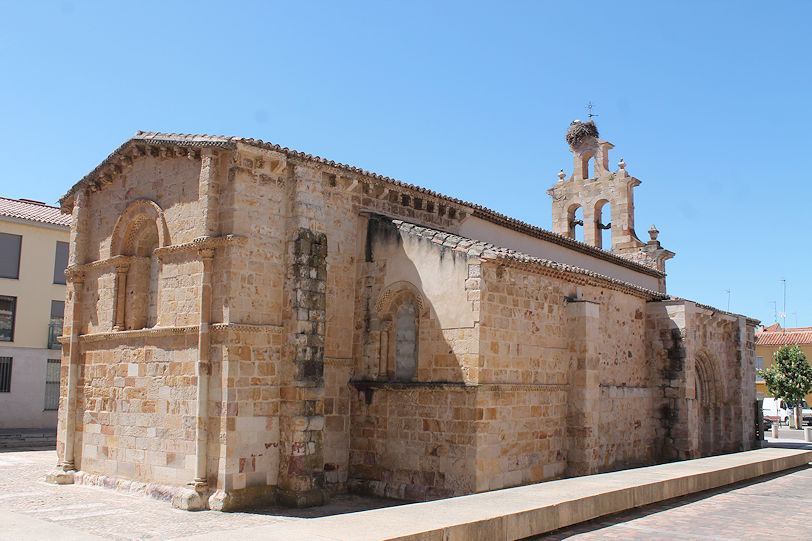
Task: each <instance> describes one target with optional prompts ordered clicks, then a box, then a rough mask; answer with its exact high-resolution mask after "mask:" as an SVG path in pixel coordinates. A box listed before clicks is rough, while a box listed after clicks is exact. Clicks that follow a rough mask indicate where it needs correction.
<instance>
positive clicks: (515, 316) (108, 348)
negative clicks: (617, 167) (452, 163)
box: [50, 134, 755, 510]
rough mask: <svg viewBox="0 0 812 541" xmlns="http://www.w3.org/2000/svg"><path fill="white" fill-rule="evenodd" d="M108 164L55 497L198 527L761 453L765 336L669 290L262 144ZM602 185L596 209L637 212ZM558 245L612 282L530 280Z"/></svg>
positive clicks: (183, 145)
mask: <svg viewBox="0 0 812 541" xmlns="http://www.w3.org/2000/svg"><path fill="white" fill-rule="evenodd" d="M587 135H588V134H587ZM596 141H597V145H598V146H597V148H598V150H597V151H596V152H597V154H595V156H597V157H598V158H601V159H602V157H604V156H605V152H607V151H608V148H609V147H610V146H611V145H609V144H608V143H605V142H602V141H600V140H597V139H596ZM607 145H609V146H607ZM587 146H589V145H587ZM579 148H580V147H579ZM584 148H586V147H584ZM117 152H118V156H120V157H121V159H122V160H124V161H125V162H126V163H127V166H126V167H118V169H116V168H113V169H112V170H111V171H112V172H111V173H109V174H107V173H104V175H102V172H104V171H106V168H107V167H108V166H109V163H108V162H105V164H102V166H100V169H98V170H97V171H96V172H94V173H93V174H91V175H90V176H89V177H88V178H87V179H85V180H83V181H82V182H80V183H79V184H78V185H77V187H75V188H74V189H73V190H72V191H71V192H70V195H71V196H70V197H69V198H67V199H66V200H65V201H63V204H64V205H65V209H66V210H69V209H71V208H72V209H73V210H74V211H75V214H76V216H75V220H74V223H75V224H87V223H93V224H95V226H94V227H93V228H90V227H78V226H77V227H76V228H75V231H74V232H73V234H72V237H71V238H72V241H71V242H72V247H71V249H72V255H71V257H72V260H71V261H72V262H74V263H75V264H73V265H72V266H71V267H69V269H68V275H69V276H70V277H71V283H70V284H69V286H68V288H69V292H70V293H69V302H68V304H67V306H66V324H65V331H64V332H65V335H66V337H69V338H68V339H67V340H66V341H65V344H64V350H63V368H62V370H63V374H62V376H63V378H62V387H61V407H60V412H59V418H60V426H59V432H58V435H59V441H58V451H59V454H60V461H61V467H60V471H62V472H65V475H62V474H59V475H55V476H53V477H52V478H51V479H50V480H51V482H60V479H62V478H64V479H67V478H69V477H70V476H71V475H74V473H73V471H72V470H73V469H74V468H75V469H76V470H79V473H77V474H75V475H78V476H79V478H81V479H85V478H87V479H90V478H93V479H103V482H102V481H99V482H102V484H104V485H105V486H107V485H108V484H109V485H111V486H115V487H122V486H125V485H127V483H130V484H132V483H136V484H137V487H136V488H137V490H141V488H143V490H147V489H146V488H144V487H147V486H153V487H158V486H161V487H174V488H171V489H167V490H166V491H165V492H166V494H167V495H169V496H168V498H169V499H174V500H175V501H176V505H177V506H179V507H181V508H188V509H198V508H204V507H208V508H211V509H220V510H230V509H237V508H239V507H243V506H248V505H253V504H255V503H257V502H260V501H278V502H280V503H286V504H289V505H294V506H304V505H319V504H321V503H324V502H325V501H326V499H327V497H328V492H327V491H328V490H329V491H333V492H338V491H346V490H348V489H349V490H358V491H364V492H371V493H374V494H379V495H386V496H392V497H397V498H403V499H409V500H429V499H437V498H443V497H447V496H453V495H462V494H469V493H473V492H481V491H486V490H492V489H497V488H504V487H511V486H517V485H522V484H528V483H534V482H538V481H543V480H548V479H555V478H559V477H562V476H567V475H578V474H583V473H594V472H602V471H608V470H613V469H619V468H625V467H628V466H632V465H639V464H652V463H656V462H660V461H663V460H670V459H673V458H689V457H696V456H703V455H706V454H713V453H718V452H723V451H731V450H736V449H746V448H750V446H751V445H752V443H753V442H752V440H753V435H754V431H753V428H754V427H753V419H752V408H748V407H747V406H748V404H749V401H751V396H750V395H749V394H748V393H750V391H749V390H748V389H750V388H751V387H752V385H749V383H750V382H751V379H752V377H751V376H752V363H753V353H752V352H753V347H754V345H753V325H754V323H755V322H754V321H753V320H749V319H747V318H744V317H742V316H738V315H735V314H728V313H725V312H720V311H715V310H711V309H710V308H707V307H702V306H700V305H697V304H695V303H691V302H689V301H684V300H679V299H670V298H668V296H667V295H666V294H665V292H664V285H665V284H664V274H663V273H660V272H659V271H653V270H651V269H647V268H644V267H642V266H640V265H637V264H635V263H633V262H631V261H630V260H629V259H628V258H627V259H620V258H618V257H615V256H611V255H608V254H605V253H603V252H601V250H596V249H595V248H589V249H587V248H586V247H583V246H580V247H579V245H576V243H572V242H571V241H568V240H567V239H562V238H560V237H556V236H555V235H552V234H550V233H549V232H546V233H545V235H543V236H544V239H545V240H544V243H548V244H544V243H541V236H539V237H538V238H536V237H532V236H531V235H529V234H526V232H527V231H530V230H529V229H527V228H524V229H522V231H525V233H517V231H516V230H515V229H516V228H513V229H511V228H510V227H509V225H510V224H511V223H512V222H509V220H508V219H507V218H506V217H501V218H500V217H498V216H497V215H496V214H495V213H492V212H491V211H487V209H481V208H478V207H474V206H470V205H467V204H464V203H462V202H459V201H455V200H451V199H449V198H446V197H444V196H441V195H439V194H434V193H432V192H428V191H425V190H422V189H417V188H415V187H411V186H407V185H404V184H402V183H398V182H396V181H392V180H391V179H385V178H382V177H379V176H376V175H372V174H369V173H365V172H362V171H359V170H355V169H352V168H349V167H347V166H341V165H340V164H334V163H332V162H331V163H327V162H325V161H324V160H320V159H316V158H313V157H312V156H307V155H303V154H299V153H294V152H292V151H287V150H286V149H281V147H275V146H272V145H267V144H264V143H259V142H251V141H247V140H238V139H230V138H206V137H202V138H196V137H195V136H171V135H164V134H141V135H139V136H136V138H134V139H133V140H132V141H130V142H129V143H127V144H125V145H124V146H122V148H121V149H119V151H117ZM601 153H603V154H601ZM595 156H593V157H595ZM114 157H115V156H114ZM582 157H584V156H582ZM111 159H112V158H111ZM601 163H603V162H601ZM111 167H112V166H111ZM602 167H603V166H602ZM599 169H600V168H599ZM604 169H606V167H603V169H600V171H599V172H600V175H599V178H597V180H595V181H594V182H593V181H592V180H590V183H591V184H589V185H590V187H589V189H588V190H587V191H589V190H597V191H596V192H595V193H592V192H589V193H590V194H591V195H589V197H592V195H595V196H596V197H597V196H598V195H600V194H599V193H598V192H600V191H601V190H604V189H607V187H609V188H611V189H612V190H616V191H617V190H620V192H619V193H628V194H630V193H631V188H633V185H635V184H634V179H632V178H631V177H628V176H624V175H625V171H623V172H622V173H621V172H617V173H613V174H611V175H610V174H609V173H608V172H606V174H604ZM607 171H608V170H607ZM99 175H102V176H99ZM601 175H603V176H601ZM576 176H577V175H576ZM581 176H583V175H581ZM102 179H103V181H102ZM587 180H589V179H587V178H586V177H583V178H580V177H579V178H573V179H570V181H571V182H574V183H575V182H576V181H577V183H581V184H582V185H583V186H586V185H587V184H585V183H586V181H587ZM570 181H562V183H566V182H570ZM618 182H620V183H621V184H617V183H618ZM572 185H573V186H574V185H575V184H572ZM557 189H558V188H556V190H557ZM562 189H564V188H562ZM573 189H574V188H573ZM585 189H586V188H585ZM568 190H569V188H566V189H564V191H566V192H567V193H569V191H568ZM556 193H558V192H556ZM573 193H575V192H573ZM578 193H580V194H581V195H584V194H585V193H586V192H583V193H582V192H578ZM559 195H560V194H559ZM554 197H555V196H554ZM567 197H569V195H568V196H567ZM579 197H580V196H579ZM585 200H586V199H584V201H585ZM626 203H628V206H627V207H626V211H628V219H625V222H624V219H622V217H621V219H619V221H618V222H617V223H618V224H620V225H621V226H622V227H621V231H622V234H623V235H626V237H624V238H625V239H626V240H629V239H632V237H633V229H632V225H633V222H632V221H631V220H632V218H633V209H632V206H631V199H630V196H629V199H628V200H627V201H626ZM562 204H563V203H562ZM618 205H620V203H619V204H618ZM565 206H566V205H565ZM565 206H562V207H561V209H563V210H562V212H564V211H566V210H567V209H566V208H565ZM556 208H557V207H556ZM618 208H620V207H618ZM561 209H559V210H561ZM616 210H618V209H617V208H614V207H613V213H614V212H615V211H616ZM621 210H622V209H621ZM486 211H487V212H486ZM624 212H625V211H624ZM559 218H560V216H558V215H557V218H556V220H558V219H559ZM565 218H566V216H565ZM468 219H470V220H479V221H480V222H484V221H485V220H486V219H487V220H490V222H489V223H490V227H491V228H502V229H504V231H505V232H506V234H505V235H504V238H505V239H506V242H508V244H507V245H505V246H499V245H496V244H491V243H487V242H480V241H477V240H476V239H471V238H466V237H464V236H462V235H460V234H459V233H460V230H461V229H462V228H463V226H464V224H465V223H466V220H468ZM613 222H615V218H614V217H613ZM555 223H557V224H558V225H557V226H555V227H559V226H560V222H555ZM624 224H625V225H624ZM565 225H567V224H565ZM612 228H613V239H614V234H615V233H614V228H615V223H613V225H612ZM507 233H510V234H507ZM517 235H518V236H517ZM521 235H524V236H523V237H522V236H521ZM497 236H499V235H497ZM548 237H549V238H548ZM550 238H553V239H555V238H557V239H558V240H559V241H560V242H559V244H557V245H556V246H557V247H558V249H565V250H570V251H572V253H573V258H574V259H575V260H578V261H584V262H585V263H589V262H591V261H600V264H601V265H602V267H601V269H604V268H606V266H613V265H615V266H618V268H622V272H620V273H617V274H612V276H613V277H611V278H610V277H608V276H607V275H605V274H603V273H602V272H600V271H599V270H596V269H593V268H590V267H589V266H588V265H586V266H585V267H583V268H582V267H578V266H577V265H573V264H572V263H562V262H560V261H557V260H550V259H545V258H544V257H542V256H543V254H544V253H545V250H546V249H547V248H546V247H548V245H549V242H551V241H550ZM511 239H514V240H515V243H514V240H511ZM632 240H633V239H632ZM624 242H625V241H624ZM534 243H536V244H534ZM627 244H628V246H627V247H628V248H629V250H632V251H634V250H638V249H639V248H641V247H640V245H638V244H637V243H636V242H632V241H629V243H627ZM522 246H527V247H529V248H528V252H530V253H533V254H535V255H528V253H525V252H523V251H521V247H522ZM623 246H626V245H622V243H621V244H615V243H614V240H613V250H615V249H618V250H620V249H621V248H623ZM646 246H650V247H651V248H650V249H651V250H659V248H658V246H659V245H657V246H654V245H653V244H651V245H646ZM623 249H625V248H623ZM646 249H649V248H646ZM638 251H639V250H638ZM624 253H625V252H624ZM629 253H631V252H629ZM641 253H642V252H641ZM658 253H660V252H658ZM669 253H670V252H669ZM539 254H542V255H539ZM664 254H665V252H661V253H660V256H663V257H664ZM649 255H651V254H649ZM655 255H656V254H655ZM665 255H667V254H665ZM587 256H588V257H587ZM660 256H658V257H660ZM624 257H625V256H624ZM629 257H631V256H629ZM646 257H648V256H646ZM662 261H664V259H661V261H660V262H661V263H662ZM644 262H645V263H646V264H649V263H650V262H651V261H649V260H646V261H644ZM658 268H659V267H658ZM629 275H634V276H637V275H639V276H640V277H643V278H644V279H641V280H632V281H626V280H623V279H622V278H618V277H619V276H621V277H622V276H629ZM652 276H653V277H654V278H652ZM657 280H659V281H660V286H661V288H660V290H659V291H654V290H652V289H656V287H655V286H656V285H657ZM641 284H653V285H651V286H649V285H641ZM649 287H651V288H652V289H649ZM748 378H750V379H748ZM750 394H752V393H750ZM198 406H200V407H198ZM138 487H141V488H138ZM190 487H191V488H190ZM130 488H131V489H132V485H130Z"/></svg>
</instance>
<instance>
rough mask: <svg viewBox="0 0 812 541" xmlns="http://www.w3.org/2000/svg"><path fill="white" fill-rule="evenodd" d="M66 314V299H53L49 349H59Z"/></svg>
mask: <svg viewBox="0 0 812 541" xmlns="http://www.w3.org/2000/svg"><path fill="white" fill-rule="evenodd" d="M64 314H65V301H51V319H50V321H49V322H48V349H59V348H60V347H62V345H61V344H60V343H59V337H60V336H62V322H63V321H64V319H63V317H64Z"/></svg>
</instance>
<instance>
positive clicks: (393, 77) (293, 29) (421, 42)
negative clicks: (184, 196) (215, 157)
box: [0, 0, 812, 326]
mask: <svg viewBox="0 0 812 541" xmlns="http://www.w3.org/2000/svg"><path fill="white" fill-rule="evenodd" d="M0 9H2V13H3V16H2V17H0V60H2V62H0V69H2V72H0V73H2V79H0V81H2V84H0V118H2V122H3V127H2V129H0V160H2V163H3V165H4V171H3V174H2V176H0V195H4V196H7V197H27V198H31V199H39V200H42V201H46V202H49V203H53V202H55V201H56V200H57V199H58V198H59V197H60V196H62V195H63V194H64V193H65V192H66V191H67V189H68V188H69V187H70V186H71V185H72V184H73V183H74V182H76V181H77V180H78V179H80V178H81V177H82V176H83V175H84V174H86V173H87V172H88V171H90V170H91V169H92V168H93V167H94V166H95V165H96V164H97V163H98V162H100V161H101V160H102V159H104V158H105V157H106V156H107V155H108V154H109V153H110V152H112V151H113V150H114V149H115V148H116V147H117V146H118V145H119V144H121V143H122V142H123V141H125V140H126V139H127V138H128V137H130V136H132V135H133V133H135V131H136V130H150V131H168V132H181V133H209V134H218V135H238V136H243V137H253V138H257V139H263V140H265V141H271V142H274V143H279V144H281V145H284V146H288V147H290V148H294V149H297V150H301V151H304V152H307V153H311V154H317V155H320V156H323V157H325V158H329V159H332V160H336V161H340V162H343V163H348V164H351V165H356V166H359V167H363V168H365V169H368V170H371V171H375V172H378V173H381V174H384V175H387V176H391V177H394V178H397V179H400V180H403V181H406V182H411V183H414V184H419V185H422V186H426V187H429V188H432V189H435V190H437V191H440V192H442V193H445V194H447V195H451V196H455V197H459V198H462V199H464V200H467V201H473V202H477V203H480V204H483V205H485V206H487V207H490V208H492V209H495V210H497V211H500V212H503V213H505V214H508V215H511V216H514V217H516V218H519V219H521V220H524V221H527V222H530V223H533V224H536V225H539V226H541V227H544V228H550V227H551V219H550V200H549V196H547V195H546V193H545V190H546V189H547V188H549V187H550V186H551V185H552V184H553V182H554V181H555V180H556V173H557V172H558V170H559V169H561V168H562V167H563V168H564V170H565V171H566V172H567V173H571V172H572V159H571V155H570V153H569V152H568V150H567V145H566V143H565V142H564V133H565V131H566V128H567V125H568V124H569V123H570V121H571V120H573V119H575V118H584V117H585V115H586V111H585V106H586V104H587V102H589V101H591V102H592V103H593V104H594V106H595V112H596V113H597V114H598V115H599V116H598V117H597V118H596V119H595V120H596V121H597V124H598V128H599V130H600V133H601V137H603V138H605V139H607V140H609V141H611V142H612V143H614V144H615V147H616V148H615V150H614V154H613V160H612V163H616V162H617V160H618V159H619V158H621V157H622V158H624V160H625V161H626V162H627V164H628V166H627V170H628V171H629V172H630V173H631V174H632V175H634V176H636V177H637V178H639V179H640V180H641V181H642V184H641V185H640V186H639V187H638V188H637V189H636V192H635V204H636V225H637V231H638V236H640V237H641V238H643V239H644V240H645V239H646V238H647V234H646V230H648V228H649V227H650V225H651V224H652V223H654V224H656V225H657V228H658V229H659V230H660V238H659V240H660V241H661V242H662V244H663V246H664V247H665V248H668V249H670V250H672V251H674V252H676V254H677V256H676V257H675V258H674V259H673V260H671V261H669V263H668V266H667V270H668V286H669V292H670V293H671V294H673V295H678V296H681V297H686V298H689V299H694V300H697V301H699V302H703V303H706V304H711V305H714V306H717V307H719V308H722V309H725V308H727V303H728V295H727V293H726V290H728V289H729V290H730V291H731V294H730V309H731V310H732V311H736V312H740V313H744V314H747V315H749V316H752V317H755V318H758V319H761V320H762V321H763V322H764V323H766V324H769V323H772V322H773V320H774V309H773V305H772V304H771V302H772V301H777V310H778V311H779V312H780V311H782V308H783V307H782V305H783V289H782V287H783V286H782V283H781V282H780V281H779V280H781V279H786V281H787V282H786V283H787V320H786V323H787V326H795V325H796V324H797V325H798V326H809V325H812V280H811V279H810V277H812V255H811V254H812V250H810V238H812V222H810V210H812V187H810V185H811V184H812V181H810V172H809V170H810V165H812V164H810V157H812V151H810V149H812V130H810V128H809V127H808V126H806V124H805V123H804V122H806V121H802V119H803V118H805V117H806V116H808V113H809V109H812V103H810V100H809V98H810V85H811V84H812V68H811V67H810V66H812V61H811V60H810V57H811V56H812V55H811V53H812V46H811V45H810V43H809V40H808V35H809V22H810V21H811V20H812V3H808V2H786V3H780V4H779V3H776V4H774V5H770V6H769V7H767V3H765V2H733V1H730V2H708V1H705V2H673V3H667V4H666V3H662V2H564V1H558V2H501V3H498V2H420V1H411V2H394V1H390V2H315V1H311V2H248V1H241V2H235V3H226V2H185V3H182V2H148V1H144V2H137V3H126V4H125V3H119V2H65V1H63V2H47V1H45V2H36V3H35V2H7V1H5V0H0Z"/></svg>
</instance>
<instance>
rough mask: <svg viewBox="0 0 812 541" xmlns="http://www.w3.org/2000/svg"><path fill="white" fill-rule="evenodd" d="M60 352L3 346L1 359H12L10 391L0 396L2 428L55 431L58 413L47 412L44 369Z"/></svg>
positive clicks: (0, 353) (0, 348) (57, 357)
mask: <svg viewBox="0 0 812 541" xmlns="http://www.w3.org/2000/svg"><path fill="white" fill-rule="evenodd" d="M61 354H62V352H61V350H58V349H35V348H15V347H3V346H0V357H11V358H12V359H13V360H12V362H11V392H9V393H0V428H56V410H54V411H44V410H43V408H44V407H45V370H46V366H47V364H48V359H59V358H60V356H61Z"/></svg>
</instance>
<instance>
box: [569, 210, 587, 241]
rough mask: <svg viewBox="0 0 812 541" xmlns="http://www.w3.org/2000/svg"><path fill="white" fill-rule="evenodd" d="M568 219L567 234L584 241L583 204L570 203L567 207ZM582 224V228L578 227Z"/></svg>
mask: <svg viewBox="0 0 812 541" xmlns="http://www.w3.org/2000/svg"><path fill="white" fill-rule="evenodd" d="M567 221H568V223H569V231H568V233H567V236H568V237H569V238H571V239H575V240H578V241H581V242H583V241H584V209H583V207H582V206H581V205H579V204H577V203H575V204H573V205H570V207H569V209H567ZM578 226H580V229H579V228H578Z"/></svg>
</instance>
